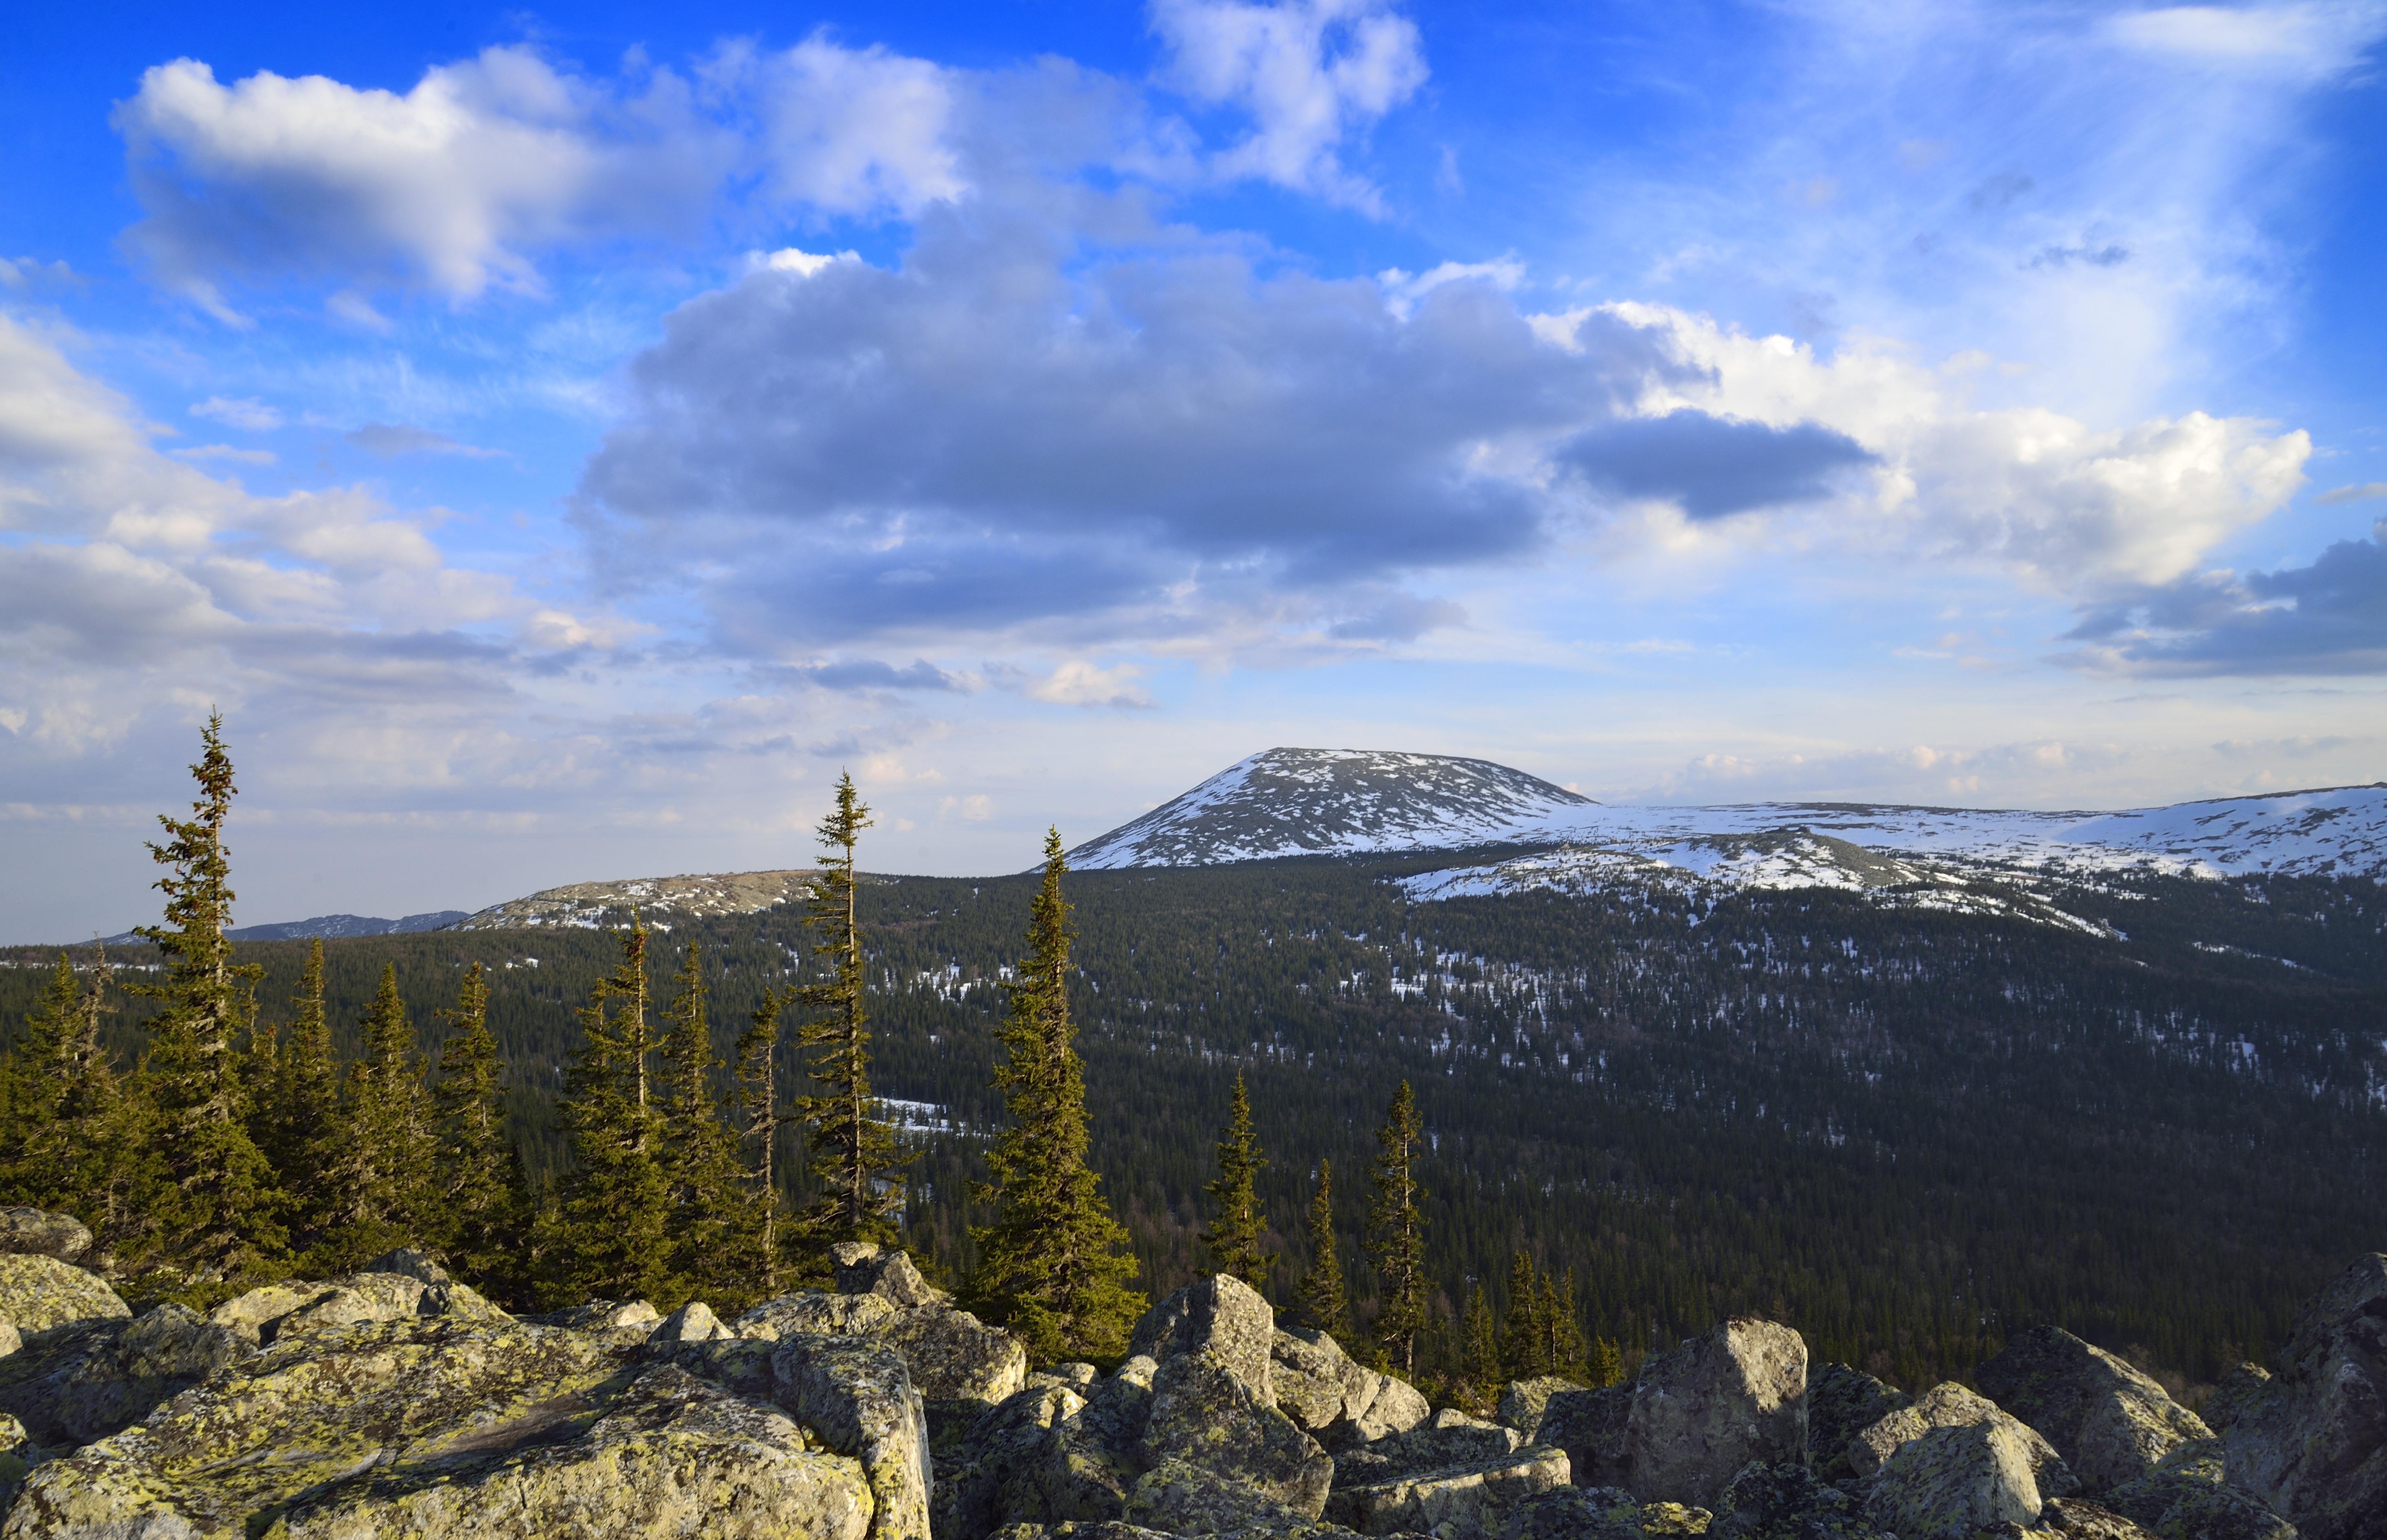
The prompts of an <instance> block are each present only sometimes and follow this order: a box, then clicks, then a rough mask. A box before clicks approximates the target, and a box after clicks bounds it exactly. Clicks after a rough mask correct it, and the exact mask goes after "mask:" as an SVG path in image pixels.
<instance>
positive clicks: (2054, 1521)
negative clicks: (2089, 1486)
mask: <svg viewBox="0 0 2387 1540" xmlns="http://www.w3.org/2000/svg"><path fill="white" fill-rule="evenodd" d="M2039 1527H2040V1529H2042V1530H2045V1531H2047V1532H2049V1533H2050V1534H2061V1535H2065V1536H2067V1537H2068V1540H2161V1537H2160V1536H2158V1535H2154V1534H2149V1533H2148V1532H2147V1531H2145V1530H2143V1529H2141V1528H2140V1527H2139V1526H2138V1525H2136V1524H2134V1523H2132V1522H2131V1521H2129V1520H2128V1519H2125V1518H2123V1517H2122V1516H2121V1515H2120V1514H2118V1513H2115V1511H2113V1510H2112V1509H2111V1508H2101V1507H2099V1506H2098V1505H2097V1504H2095V1503H2092V1502H2090V1500H2089V1499H2088V1498H2086V1497H2050V1498H2048V1499H2047V1503H2046V1506H2044V1507H2043V1508H2040V1510H2039Z"/></svg>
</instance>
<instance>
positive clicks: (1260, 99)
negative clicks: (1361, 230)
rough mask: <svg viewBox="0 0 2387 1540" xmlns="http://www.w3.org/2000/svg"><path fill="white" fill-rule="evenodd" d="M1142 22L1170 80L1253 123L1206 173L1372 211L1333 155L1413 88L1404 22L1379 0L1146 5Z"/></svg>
mask: <svg viewBox="0 0 2387 1540" xmlns="http://www.w3.org/2000/svg"><path fill="white" fill-rule="evenodd" d="M1151 14H1152V25H1153V30H1154V31H1155V32H1158V33H1159V34H1160V36H1161V38H1162V40H1163V41H1164V42H1166V43H1167V44H1168V47H1169V50H1170V69H1169V76H1170V79H1171V81H1172V82H1174V83H1175V84H1176V85H1177V86H1178V87H1179V88H1180V89H1181V90H1183V91H1184V92H1185V94H1186V95H1188V96H1190V97H1192V98H1193V100H1195V101H1198V102H1203V103H1206V104H1209V105H1214V106H1233V107H1241V108H1243V109H1244V110H1245V111H1246V112H1248V113H1249V114H1250V115H1251V117H1252V119H1253V120H1254V124H1255V126H1254V128H1253V130H1252V132H1251V133H1249V134H1248V135H1247V136H1245V137H1244V140H1243V141H1242V142H1241V143H1240V144H1237V145H1234V146H1233V147H1232V148H1231V149H1229V150H1226V151H1224V152H1222V153H1221V154H1220V155H1219V157H1218V158H1217V159H1216V161H1215V163H1214V170H1215V171H1216V173H1217V174H1219V175H1221V176H1227V177H1254V178H1257V179H1260V180H1263V181H1268V182H1273V183H1277V184H1278V185H1280V186H1284V187H1290V188H1293V189H1295V190H1296V191H1299V192H1307V193H1314V194H1317V195H1319V196H1323V197H1327V198H1331V199H1333V200H1335V201H1338V202H1343V203H1348V204H1352V205H1355V206H1357V207H1360V208H1370V209H1372V208H1376V207H1377V205H1378V202H1379V197H1378V195H1377V192H1376V190H1375V188H1374V187H1373V186H1372V185H1370V183H1368V182H1367V181H1366V180H1365V179H1364V178H1361V177H1359V176H1357V175H1355V174H1353V173H1352V172H1350V171H1349V170H1345V167H1344V165H1343V163H1342V159H1341V154H1340V152H1341V148H1342V146H1343V145H1344V143H1345V140H1346V139H1348V138H1350V137H1352V136H1354V135H1356V134H1358V133H1364V132H1365V131H1366V130H1367V129H1368V128H1369V127H1370V126H1371V125H1372V124H1373V123H1375V121H1376V120H1379V119H1381V118H1382V117H1383V116H1384V114H1386V113H1387V112H1390V111H1391V110H1392V109H1393V108H1394V107H1398V106H1399V105H1400V104H1401V103H1403V102H1405V101H1407V100H1408V98H1409V97H1410V96H1411V95H1414V94H1415V93H1416V91H1417V89H1418V87H1420V86H1421V85H1423V84H1424V83H1425V79H1426V63H1425V51H1424V47H1423V45H1422V44H1421V40H1420V38H1419V35H1418V30H1417V24H1416V23H1415V22H1412V21H1410V20H1409V19H1408V18H1407V17H1405V16H1402V15H1400V14H1398V13H1397V12H1396V11H1395V10H1394V9H1393V8H1392V7H1391V6H1388V5H1385V4H1383V0H1283V3H1282V4H1278V5H1272V6H1269V5H1248V4H1241V3H1238V0H1224V3H1219V0H1155V3H1154V5H1153V6H1152V13H1151Z"/></svg>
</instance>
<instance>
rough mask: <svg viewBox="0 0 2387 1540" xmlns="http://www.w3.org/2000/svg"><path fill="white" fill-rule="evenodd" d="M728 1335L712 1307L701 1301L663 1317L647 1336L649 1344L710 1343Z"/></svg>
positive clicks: (692, 1301)
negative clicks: (716, 1338)
mask: <svg viewBox="0 0 2387 1540" xmlns="http://www.w3.org/2000/svg"><path fill="white" fill-rule="evenodd" d="M728 1335H730V1331H729V1328H727V1327H726V1326H724V1325H722V1324H721V1318H720V1317H719V1316H716V1315H714V1313H713V1306H710V1305H707V1304H706V1303H705V1302H704V1301H702V1300H701V1299H691V1300H689V1301H688V1303H687V1304H685V1305H683V1306H680V1307H679V1308H678V1309H676V1310H674V1311H673V1312H672V1313H671V1314H670V1315H667V1316H665V1317H664V1318H663V1320H662V1322H661V1324H659V1325H657V1326H656V1328H655V1329H654V1331H653V1332H651V1333H650V1334H649V1336H648V1338H647V1341H648V1342H650V1343H671V1342H711V1341H713V1339H714V1338H715V1337H726V1336H728Z"/></svg>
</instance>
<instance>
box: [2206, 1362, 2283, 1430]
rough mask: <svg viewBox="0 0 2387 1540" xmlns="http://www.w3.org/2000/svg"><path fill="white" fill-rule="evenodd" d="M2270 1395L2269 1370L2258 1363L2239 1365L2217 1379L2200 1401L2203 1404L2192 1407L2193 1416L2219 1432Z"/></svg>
mask: <svg viewBox="0 0 2387 1540" xmlns="http://www.w3.org/2000/svg"><path fill="white" fill-rule="evenodd" d="M2270 1393H2271V1371H2270V1370H2267V1369H2265V1368H2264V1367H2263V1366H2262V1365H2261V1364H2240V1365H2239V1366H2238V1367H2237V1368H2236V1369H2233V1370H2230V1371H2229V1373H2227V1374H2225V1375H2223V1376H2222V1377H2221V1382H2220V1383H2219V1384H2217V1385H2216V1386H2214V1387H2213V1394H2212V1395H2208V1396H2206V1397H2205V1398H2204V1405H2203V1406H2202V1407H2197V1408H2196V1415H2197V1416H2199V1417H2201V1418H2203V1419H2204V1425H2205V1426H2206V1427H2208V1428H2210V1429H2212V1430H2213V1431H2214V1432H2215V1433H2223V1432H2225V1431H2226V1430H2227V1429H2228V1428H2229V1424H2231V1423H2232V1422H2235V1421H2237V1420H2238V1415H2239V1413H2241V1412H2242V1411H2244V1410H2245V1409H2246V1408H2247V1407H2251V1406H2253V1405H2254V1403H2255V1402H2257V1401H2260V1400H2262V1399H2263V1398H2264V1397H2265V1396H2267V1395H2270Z"/></svg>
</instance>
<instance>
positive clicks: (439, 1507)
mask: <svg viewBox="0 0 2387 1540" xmlns="http://www.w3.org/2000/svg"><path fill="white" fill-rule="evenodd" d="M442 1333H452V1334H451V1335H444V1336H443V1335H442ZM562 1335H563V1333H556V1332H545V1333H538V1332H531V1331H525V1330H524V1329H520V1328H516V1329H512V1330H511V1331H509V1330H508V1329H504V1328H498V1329H490V1328H486V1327H480V1328H476V1327H471V1326H465V1325H461V1324H456V1325H446V1326H442V1325H436V1324H434V1325H430V1326H427V1327H426V1326H423V1325H422V1324H418V1323H416V1322H394V1323H382V1324H375V1325H368V1326H363V1327H360V1328H358V1329H356V1330H355V1331H353V1332H349V1333H346V1334H343V1335H342V1336H341V1337H339V1338H337V1339H317V1340H313V1341H309V1340H296V1341H292V1342H290V1343H287V1344H277V1346H275V1347H274V1348H272V1349H269V1350H268V1351H267V1352H266V1354H264V1355H263V1356H261V1357H260V1358H259V1359H255V1360H251V1362H250V1363H249V1364H246V1365H243V1366H242V1367H241V1369H240V1370H236V1371H235V1372H234V1375H233V1376H231V1377H230V1378H229V1379H228V1380H227V1381H226V1382H221V1383H219V1384H215V1385H210V1386H208V1387H206V1388H204V1389H202V1390H198V1391H194V1392H190V1393H186V1394H185V1395H183V1396H181V1397H178V1398H177V1399H176V1401H175V1402H174V1403H173V1404H172V1405H170V1406H169V1407H165V1408H164V1409H163V1410H161V1412H160V1413H159V1414H158V1416H157V1417H154V1418H152V1419H150V1420H148V1421H147V1422H145V1423H144V1424H142V1425H141V1426H139V1427H136V1428H133V1429H129V1430H127V1431H126V1432H124V1433H120V1434H118V1435H116V1436H115V1437H113V1438H110V1439H107V1440H105V1441H103V1442H101V1443H99V1444H95V1445H92V1446H91V1447H89V1448H87V1449H84V1450H82V1451H80V1452H79V1453H77V1454H75V1455H73V1456H71V1457H69V1458H66V1459H63V1460H58V1461H54V1462H52V1463H51V1464H48V1465H44V1466H42V1467H40V1468H39V1469H38V1470H36V1471H35V1472H34V1473H33V1476H32V1480H30V1481H29V1482H28V1483H26V1490H25V1492H24V1495H23V1496H22V1497H21V1498H20V1500H19V1503H18V1505H17V1507H16V1508H14V1509H13V1510H12V1511H11V1512H10V1514H9V1517H8V1521H7V1523H6V1527H5V1529H0V1534H6V1536H7V1537H8V1540H120V1537H125V1536H133V1535H140V1536H154V1537H158V1540H165V1537H168V1536H174V1537H187V1540H242V1537H243V1536H248V1535H259V1534H273V1535H274V1536H276V1540H280V1537H282V1536H285V1535H286V1536H288V1540H350V1537H354V1536H367V1535H370V1536H376V1537H378V1536H419V1537H422V1540H449V1537H459V1540H461V1537H463V1536H472V1537H474V1540H536V1537H544V1536H548V1535H555V1534H638V1535H646V1536H657V1537H661V1536H673V1537H679V1536H688V1537H691V1540H693V1537H696V1536H704V1537H706V1540H747V1537H752V1540H764V1537H765V1536H770V1537H777V1536H781V1535H785V1534H815V1535H819V1536H821V1537H822V1540H862V1536H863V1535H864V1534H865V1531H866V1529H867V1526H868V1524H869V1521H870V1495H869V1491H868V1488H867V1486H866V1485H865V1483H864V1481H863V1478H862V1472H861V1471H860V1470H859V1469H858V1468H857V1467H856V1465H855V1463H854V1462H853V1461H852V1460H850V1459H845V1458H840V1457H838V1456H835V1455H830V1454H826V1453H823V1452H820V1451H818V1450H817V1449H815V1448H812V1447H809V1446H808V1445H809V1442H810V1441H809V1440H808V1439H807V1438H806V1437H805V1435H804V1433H803V1431H802V1429H800V1428H798V1427H797V1426H796V1425H795V1424H794V1423H793V1422H791V1421H789V1420H788V1419H787V1418H785V1417H783V1416H781V1415H779V1414H778V1413H777V1412H775V1411H771V1410H769V1409H767V1408H764V1407H755V1406H752V1405H751V1404H749V1403H747V1402H744V1401H740V1400H739V1399H737V1398H736V1397H734V1396H731V1395H727V1394H726V1393H725V1392H723V1391H721V1390H720V1389H719V1388H718V1387H715V1386H711V1385H707V1384H704V1383H702V1382H700V1381H697V1380H694V1379H692V1378H690V1377H689V1376H688V1375H687V1374H684V1373H682V1372H681V1371H680V1370H676V1369H674V1368H671V1367H669V1366H663V1367H661V1368H657V1369H654V1370H650V1371H649V1372H647V1373H646V1374H645V1375H644V1376H642V1377H639V1378H638V1379H636V1380H634V1381H629V1382H626V1383H625V1382H623V1381H622V1378H621V1376H619V1375H617V1374H614V1373H612V1372H610V1371H611V1370H613V1365H612V1363H611V1360H609V1359H603V1358H601V1357H600V1358H598V1359H594V1360H592V1359H590V1358H588V1357H585V1356H584V1355H583V1354H581V1353H578V1352H575V1351H574V1350H573V1349H571V1348H569V1347H566V1348H562V1349H556V1348H554V1347H553V1346H552V1344H551V1343H542V1342H539V1341H538V1340H537V1338H538V1337H541V1336H544V1337H547V1338H549V1339H552V1338H555V1337H560V1336H562ZM598 1370H606V1371H608V1372H607V1373H606V1374H605V1376H604V1377H603V1378H601V1379H597V1380H591V1379H589V1378H588V1375H589V1374H591V1373H594V1372H596V1371H598ZM564 1385H576V1386H577V1388H576V1389H575V1390H568V1391H564V1392H563V1394H562V1395H560V1396H557V1395H546V1394H543V1393H547V1392H553V1391H557V1390H559V1389H561V1388H562V1386H564ZM475 1392H480V1393H484V1394H487V1395H490V1397H491V1398H490V1400H488V1401H487V1402H486V1403H485V1404H484V1405H482V1406H481V1407H472V1406H470V1405H469V1404H468V1403H469V1401H470V1399H471V1397H472V1395H474V1393H475Z"/></svg>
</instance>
